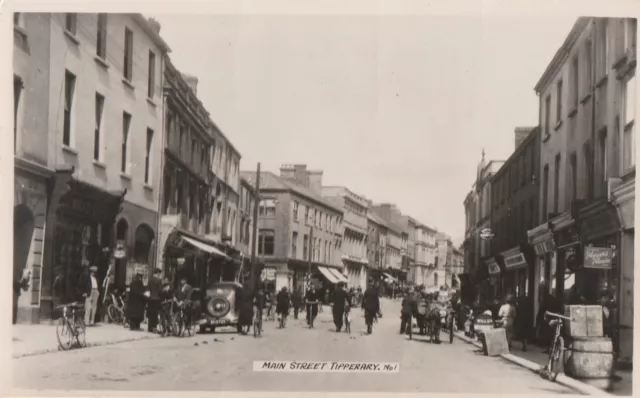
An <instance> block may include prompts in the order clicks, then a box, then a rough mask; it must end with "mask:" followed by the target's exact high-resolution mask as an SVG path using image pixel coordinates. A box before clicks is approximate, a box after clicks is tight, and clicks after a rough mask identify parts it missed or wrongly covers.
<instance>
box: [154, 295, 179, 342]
mask: <svg viewBox="0 0 640 398" xmlns="http://www.w3.org/2000/svg"><path fill="white" fill-rule="evenodd" d="M174 304H175V301H174V300H165V301H163V302H162V304H161V305H160V311H159V314H158V315H159V317H160V321H159V322H158V333H159V334H160V336H162V337H166V336H167V335H175V334H176V333H177V330H178V329H179V325H178V324H177V323H176V318H175V313H174V311H173V306H174Z"/></svg>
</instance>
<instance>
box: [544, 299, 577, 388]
mask: <svg viewBox="0 0 640 398" xmlns="http://www.w3.org/2000/svg"><path fill="white" fill-rule="evenodd" d="M547 318H555V319H552V320H551V321H550V322H549V325H550V326H551V327H555V334H554V336H553V341H552V343H551V349H550V350H549V361H548V362H547V365H546V366H544V367H542V368H541V369H540V374H541V376H542V377H543V378H545V379H548V380H550V381H555V380H556V378H557V377H558V373H559V372H560V359H561V358H562V353H563V352H564V339H563V338H562V327H563V326H564V322H563V320H566V321H570V320H571V318H569V317H566V316H564V315H560V314H555V313H553V312H549V311H547V312H545V314H544V319H545V321H546V320H547Z"/></svg>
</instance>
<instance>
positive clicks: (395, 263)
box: [371, 203, 409, 283]
mask: <svg viewBox="0 0 640 398" xmlns="http://www.w3.org/2000/svg"><path fill="white" fill-rule="evenodd" d="M371 211H373V212H374V213H375V214H376V215H377V216H378V217H380V218H382V219H383V220H384V221H385V222H386V223H387V225H388V230H387V232H388V239H387V255H386V259H387V264H386V266H385V268H386V270H387V271H386V272H385V273H384V274H383V275H384V276H385V279H386V280H388V281H391V282H394V283H398V282H406V280H407V267H406V261H407V260H406V258H407V256H406V254H407V250H408V246H409V234H408V230H407V219H406V218H404V216H403V215H402V212H401V211H400V209H399V208H398V207H397V206H396V205H394V204H392V203H382V204H374V205H372V206H371Z"/></svg>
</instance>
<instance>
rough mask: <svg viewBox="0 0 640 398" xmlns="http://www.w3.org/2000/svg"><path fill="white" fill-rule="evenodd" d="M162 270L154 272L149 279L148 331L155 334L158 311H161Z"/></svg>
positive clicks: (157, 269)
mask: <svg viewBox="0 0 640 398" xmlns="http://www.w3.org/2000/svg"><path fill="white" fill-rule="evenodd" d="M161 275H162V270H161V269H159V268H156V269H155V270H153V276H152V277H151V278H150V279H149V301H148V302H147V318H148V320H149V323H148V329H147V330H148V331H149V332H150V333H155V332H156V328H157V327H158V311H159V310H160V295H161V292H162V286H163V283H162V279H160V277H161Z"/></svg>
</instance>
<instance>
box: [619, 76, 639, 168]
mask: <svg viewBox="0 0 640 398" xmlns="http://www.w3.org/2000/svg"><path fill="white" fill-rule="evenodd" d="M623 101H624V108H623V110H624V116H623V121H624V125H623V128H624V131H623V137H622V148H623V149H622V150H623V155H622V166H623V171H627V170H628V169H629V168H631V167H635V165H636V136H635V112H636V77H635V75H634V76H633V77H631V78H630V79H629V80H627V81H626V83H625V85H624V98H623Z"/></svg>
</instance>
